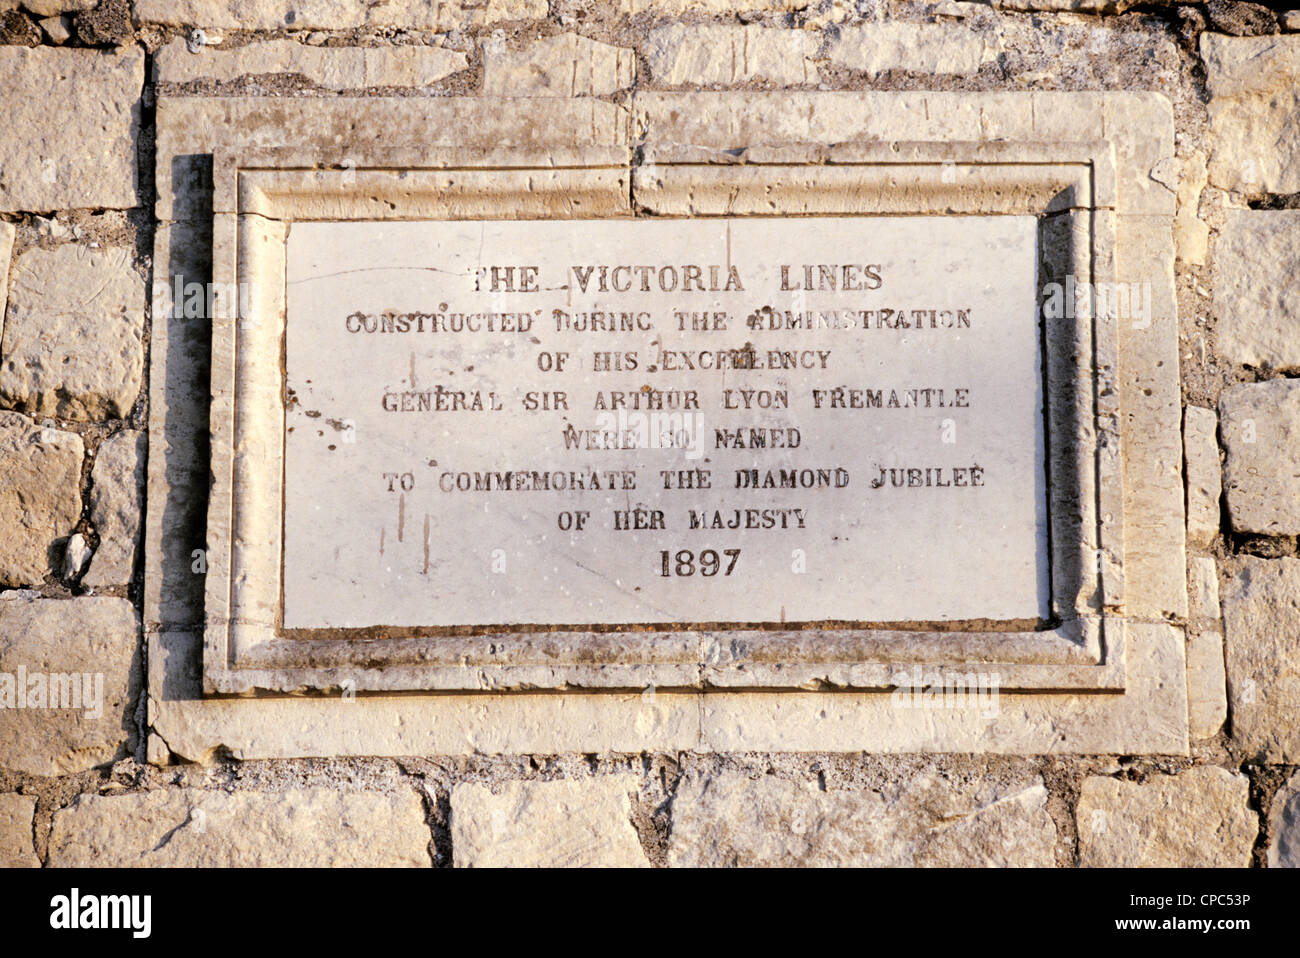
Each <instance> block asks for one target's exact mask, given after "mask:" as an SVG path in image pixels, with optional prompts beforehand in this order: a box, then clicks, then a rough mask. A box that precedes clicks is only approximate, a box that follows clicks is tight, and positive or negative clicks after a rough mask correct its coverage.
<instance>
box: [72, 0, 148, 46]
mask: <svg viewBox="0 0 1300 958" xmlns="http://www.w3.org/2000/svg"><path fill="white" fill-rule="evenodd" d="M130 2H131V0H99V4H98V6H96V7H94V8H93V9H91V10H87V11H84V12H82V13H78V14H77V15H76V17H75V18H74V22H75V24H76V28H77V39H78V40H80V41H81V42H82V43H87V44H92V45H96V46H107V45H110V44H113V45H117V44H121V43H123V42H125V41H126V40H127V39H129V38H130V36H131V32H132V31H133V30H134V29H135V28H134V25H133V24H132V23H131V7H130Z"/></svg>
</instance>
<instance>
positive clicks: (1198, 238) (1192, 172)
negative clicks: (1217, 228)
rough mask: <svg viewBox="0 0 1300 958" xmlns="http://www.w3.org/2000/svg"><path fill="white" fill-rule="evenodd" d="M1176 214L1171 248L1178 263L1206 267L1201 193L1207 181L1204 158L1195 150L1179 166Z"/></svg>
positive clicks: (1206, 227)
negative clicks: (1175, 254) (1172, 246)
mask: <svg viewBox="0 0 1300 958" xmlns="http://www.w3.org/2000/svg"><path fill="white" fill-rule="evenodd" d="M1179 166H1180V169H1179V173H1180V175H1179V177H1178V183H1177V185H1176V187H1175V190H1174V192H1175V193H1176V194H1177V196H1178V212H1177V213H1175V214H1174V247H1175V249H1176V250H1177V256H1178V259H1179V260H1181V261H1182V262H1184V263H1190V264H1192V265H1193V266H1201V265H1203V264H1204V263H1205V260H1206V254H1207V253H1208V251H1209V245H1210V227H1209V224H1208V223H1206V222H1205V221H1204V220H1202V219H1201V218H1200V215H1199V213H1200V205H1201V191H1202V190H1204V189H1205V184H1206V181H1207V180H1208V179H1209V167H1208V166H1207V164H1206V161H1205V154H1204V153H1202V152H1201V151H1200V150H1196V151H1194V152H1192V153H1191V154H1189V155H1188V156H1185V157H1183V159H1182V162H1181V163H1180V164H1179Z"/></svg>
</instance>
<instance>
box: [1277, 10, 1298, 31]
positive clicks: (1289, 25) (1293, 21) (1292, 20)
mask: <svg viewBox="0 0 1300 958" xmlns="http://www.w3.org/2000/svg"><path fill="white" fill-rule="evenodd" d="M1279 19H1280V20H1281V21H1282V28H1283V29H1284V30H1290V31H1292V32H1294V31H1297V30H1300V10H1288V11H1287V12H1286V13H1284V14H1282V15H1281V16H1280V17H1279Z"/></svg>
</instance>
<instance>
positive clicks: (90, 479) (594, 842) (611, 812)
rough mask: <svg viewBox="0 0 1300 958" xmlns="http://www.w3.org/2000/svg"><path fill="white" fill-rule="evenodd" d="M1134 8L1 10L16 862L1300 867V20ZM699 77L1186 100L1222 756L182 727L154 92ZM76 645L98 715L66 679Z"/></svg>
mask: <svg viewBox="0 0 1300 958" xmlns="http://www.w3.org/2000/svg"><path fill="white" fill-rule="evenodd" d="M1130 6H1132V5H1130V4H1129V3H1127V2H1126V0H1009V2H997V0H995V2H994V3H993V4H992V6H990V5H988V4H985V3H974V2H963V0H940V2H937V3H920V2H909V0H892V2H891V0H864V2H859V3H853V2H841V0H617V2H610V3H594V2H585V0H550V2H547V0H490V2H486V3H484V2H473V3H471V2H447V3H429V2H427V0H392V2H389V3H385V4H371V3H360V2H357V3H346V2H341V0H300V2H290V0H239V2H236V0H135V2H133V3H130V2H127V0H21V2H19V0H0V44H2V45H0V107H2V108H3V111H4V115H5V118H6V123H5V125H4V129H3V132H0V278H3V282H0V303H3V304H4V305H3V316H4V323H3V333H2V336H0V673H9V674H13V675H18V674H19V670H20V669H21V670H22V673H21V674H22V676H23V677H24V678H26V679H27V680H28V685H29V687H28V688H27V689H25V690H24V694H25V695H26V694H27V693H28V692H29V691H30V692H31V695H32V698H31V699H30V701H27V702H25V703H24V706H25V707H23V708H16V707H12V706H8V707H6V708H5V709H3V710H0V864H6V865H19V866H28V865H30V866H37V865H44V866H47V867H48V866H60V865H80V864H91V865H116V864H132V865H134V864H140V865H145V864H176V865H187V864H192V865H200V864H202V865H233V864H341V865H342V864H347V865H418V866H429V865H437V866H448V865H459V866H473V865H495V864H562V865H577V864H617V865H628V866H664V865H725V864H737V865H752V864H809V865H813V864H818V865H820V864H895V865H1028V866H1065V867H1069V866H1078V865H1083V866H1091V865H1187V866H1192V865H1233V866H1243V867H1244V866H1251V865H1253V866H1256V867H1262V866H1268V867H1278V866H1286V865H1300V775H1297V772H1296V767H1297V765H1300V719H1297V715H1298V714H1300V548H1298V543H1300V478H1298V477H1300V380H1296V379H1294V378H1292V377H1293V376H1295V375H1296V374H1297V373H1300V283H1298V282H1297V281H1296V279H1295V277H1296V275H1297V273H1300V11H1289V12H1288V11H1286V10H1285V9H1284V6H1285V5H1282V6H1280V7H1279V8H1278V9H1277V10H1274V9H1270V8H1268V7H1264V6H1259V5H1256V4H1251V3H1233V2H1229V0H1210V2H1209V3H1196V4H1191V3H1189V4H1175V3H1164V2H1162V0H1152V2H1148V3H1144V4H1141V5H1140V9H1129V8H1130ZM697 89H709V90H730V91H738V92H739V93H740V94H741V95H743V93H744V92H745V91H760V90H761V91H773V90H800V91H811V90H902V89H918V90H950V91H985V92H989V91H992V92H998V91H1033V90H1130V91H1138V90H1141V91H1156V92H1159V93H1161V94H1163V95H1164V96H1165V97H1167V98H1168V99H1169V101H1170V102H1171V103H1172V105H1173V113H1174V118H1175V129H1176V140H1175V142H1176V155H1175V157H1174V158H1173V160H1172V161H1165V162H1162V163H1160V164H1158V165H1157V166H1155V167H1153V168H1152V169H1151V171H1150V174H1149V175H1150V178H1151V179H1152V180H1153V181H1155V182H1156V183H1159V184H1162V186H1163V187H1164V188H1166V189H1168V190H1169V191H1170V192H1172V193H1173V194H1174V195H1175V196H1176V198H1177V204H1178V205H1177V215H1176V218H1175V240H1176V248H1177V262H1176V264H1175V270H1176V278H1177V291H1178V315H1179V319H1178V322H1179V323H1180V343H1181V355H1180V362H1181V370H1180V372H1181V379H1182V388H1183V402H1184V407H1185V409H1184V416H1183V448H1184V456H1183V462H1182V463H1170V464H1169V468H1170V469H1174V470H1181V472H1182V475H1183V477H1184V479H1185V483H1186V506H1187V511H1186V515H1187V540H1188V547H1189V553H1190V558H1189V562H1188V569H1187V583H1188V609H1189V612H1188V616H1187V619H1186V621H1183V620H1181V618H1176V622H1175V624H1177V625H1179V626H1185V629H1186V635H1187V646H1186V662H1187V672H1188V715H1189V721H1190V726H1191V729H1192V736H1193V742H1192V745H1191V749H1190V753H1189V754H1187V755H1174V756H1165V757H1160V756H1154V757H1152V756H1148V757H1140V758H1134V757H1126V756H1109V757H1107V756H1102V757H1097V756H1088V757H1060V756H1052V757H1033V756H1029V757H992V756H966V755H963V756H925V755H910V754H909V755H864V754H859V753H851V754H848V753H832V752H827V753H817V752H801V753H779V754H774V753H754V752H743V753H718V752H712V751H707V750H683V751H679V752H673V753H648V754H626V753H605V754H580V755H579V754H536V755H519V754H492V755H486V754H468V755H454V756H438V755H428V756H412V757H402V758H346V759H319V758H316V759H302V760H281V761H239V760H238V756H235V755H229V754H223V753H221V752H220V751H218V752H217V753H216V754H213V755H211V756H208V758H209V759H210V761H209V763H208V764H206V765H198V764H190V763H188V762H186V761H184V760H183V758H182V757H181V756H176V755H173V754H171V752H170V750H169V748H168V746H167V743H166V741H165V740H164V739H163V738H162V737H160V736H158V735H156V734H153V733H154V730H153V729H152V727H151V724H150V723H151V714H150V708H149V702H148V701H147V699H148V696H147V693H145V692H144V691H143V687H144V676H145V674H146V670H147V669H149V668H150V666H153V665H157V666H158V667H159V668H162V667H163V666H162V665H161V664H159V663H149V662H146V661H145V658H146V656H145V645H144V643H143V641H142V635H141V628H140V609H141V603H142V600H143V596H142V590H143V584H142V579H141V567H142V563H141V557H140V555H139V550H140V544H139V542H140V529H141V525H142V515H141V513H142V508H143V507H142V503H143V488H142V487H143V482H144V464H145V461H146V457H147V455H148V453H149V450H148V442H147V440H146V435H147V431H148V429H149V426H150V418H149V408H148V398H147V397H148V383H147V382H146V381H145V380H146V378H147V376H146V370H147V368H148V363H147V359H148V351H149V349H150V341H151V335H150V334H151V314H150V306H151V304H150V302H149V300H150V297H149V295H148V294H147V292H146V290H147V284H148V283H149V281H150V280H151V278H152V277H151V265H152V264H151V255H152V250H153V249H154V240H155V237H154V205H155V202H156V201H157V200H158V199H159V196H158V193H157V191H156V189H155V185H154V182H153V180H154V174H153V169H154V155H155V154H154V139H155V132H154V131H155V127H154V103H155V97H156V96H157V95H158V94H160V93H162V94H167V95H171V96H185V95H204V96H210V97H224V96H240V97H260V98H265V99H266V101H267V103H268V104H273V103H274V101H275V99H276V98H284V97H309V98H329V97H336V96H339V95H341V94H348V95H352V96H357V95H367V96H368V95H374V96H409V97H445V96H452V95H456V96H473V95H476V94H484V95H494V96H511V97H518V98H520V99H519V100H518V106H517V109H518V110H519V111H520V112H521V113H523V114H525V115H526V114H527V113H528V112H529V111H530V110H531V109H534V108H535V105H536V103H537V100H538V98H547V97H588V98H596V99H601V100H606V101H610V102H613V103H623V102H625V101H626V99H627V98H628V97H629V96H630V95H631V94H632V93H633V92H634V91H647V90H697ZM538 113H539V115H542V116H544V115H545V114H544V112H543V111H540V110H539V111H538ZM1079 122H1088V120H1087V118H1080V121H1079ZM1098 132H1099V133H1100V132H1101V131H1098ZM196 386H197V388H206V384H205V383H199V384H196ZM198 468H200V469H202V468H205V464H200V465H199V466H198ZM74 674H75V675H76V676H77V678H78V679H85V681H86V683H87V686H86V688H84V689H82V690H81V691H82V692H83V693H84V695H85V697H86V700H87V701H91V700H92V699H93V701H94V708H90V707H84V703H83V707H81V708H62V709H55V708H49V707H45V706H48V704H49V703H48V697H49V696H50V695H52V694H54V693H53V688H54V685H55V682H56V681H57V680H54V679H52V678H50V677H52V676H56V675H57V676H64V677H67V676H72V675H74ZM32 683H34V684H32ZM91 686H94V690H93V691H92V688H91ZM42 690H43V691H42ZM2 691H3V690H2V689H0V692H2ZM63 691H65V692H66V689H64V690H63ZM39 694H44V695H45V696H46V699H44V700H41V701H39V702H38V701H37V696H38V695H39ZM14 704H17V703H14ZM360 707H361V708H364V705H362V706H360Z"/></svg>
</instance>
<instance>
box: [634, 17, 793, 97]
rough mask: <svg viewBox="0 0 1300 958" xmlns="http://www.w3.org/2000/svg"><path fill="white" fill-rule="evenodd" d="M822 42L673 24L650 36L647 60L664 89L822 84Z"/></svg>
mask: <svg viewBox="0 0 1300 958" xmlns="http://www.w3.org/2000/svg"><path fill="white" fill-rule="evenodd" d="M817 45H818V38H817V36H816V35H814V34H812V33H808V32H805V31H802V30H782V29H775V28H771V27H759V26H747V27H731V26H726V27H723V26H707V27H702V26H697V25H695V24H691V25H689V26H688V25H684V24H677V23H674V24H670V25H668V26H662V27H656V28H655V29H654V30H652V31H650V39H649V43H648V44H647V46H646V51H645V55H646V59H647V60H649V62H650V73H651V74H652V75H653V76H654V78H655V79H656V80H657V81H659V82H660V83H669V84H691V85H695V86H708V85H709V84H730V83H744V82H747V81H750V80H766V81H768V82H770V83H783V84H797V83H816V82H817V79H818V75H817V67H816V66H814V65H813V62H812V57H813V55H814V54H815V53H816V52H817Z"/></svg>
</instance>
